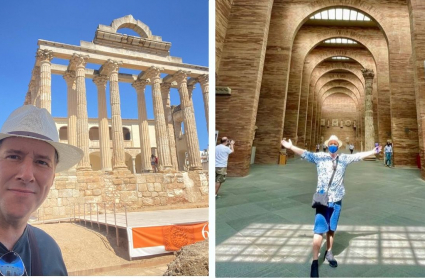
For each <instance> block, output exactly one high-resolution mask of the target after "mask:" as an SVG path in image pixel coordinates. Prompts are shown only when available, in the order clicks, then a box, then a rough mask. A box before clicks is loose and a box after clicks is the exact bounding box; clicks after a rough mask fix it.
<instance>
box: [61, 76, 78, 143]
mask: <svg viewBox="0 0 425 278" xmlns="http://www.w3.org/2000/svg"><path fill="white" fill-rule="evenodd" d="M63 78H64V79H65V81H66V85H67V94H68V144H70V145H73V146H77V79H76V74H75V71H73V70H68V71H66V72H65V74H64V75H63Z"/></svg>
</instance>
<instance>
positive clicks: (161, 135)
mask: <svg viewBox="0 0 425 278" xmlns="http://www.w3.org/2000/svg"><path fill="white" fill-rule="evenodd" d="M146 74H147V76H149V79H150V80H151V82H152V100H153V112H154V115H155V135H156V146H157V150H158V170H159V171H163V170H166V169H171V166H172V164H171V156H170V145H169V142H168V132H167V125H166V124H165V116H164V106H163V104H162V95H161V84H160V82H161V78H160V76H159V74H160V69H159V68H157V67H151V68H149V69H148V70H147V71H146Z"/></svg>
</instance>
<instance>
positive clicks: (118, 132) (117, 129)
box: [100, 59, 127, 170]
mask: <svg viewBox="0 0 425 278" xmlns="http://www.w3.org/2000/svg"><path fill="white" fill-rule="evenodd" d="M120 65H121V62H117V61H113V60H111V59H109V60H108V61H107V62H106V63H105V64H104V65H103V66H102V67H103V68H104V69H105V70H106V71H107V72H108V73H109V93H110V96H111V116H112V117H111V118H112V146H113V152H112V168H113V169H114V170H115V169H127V165H125V152H124V139H123V132H122V119H121V108H120V92H119V87H118V69H119V66H120ZM100 72H101V73H102V70H100Z"/></svg>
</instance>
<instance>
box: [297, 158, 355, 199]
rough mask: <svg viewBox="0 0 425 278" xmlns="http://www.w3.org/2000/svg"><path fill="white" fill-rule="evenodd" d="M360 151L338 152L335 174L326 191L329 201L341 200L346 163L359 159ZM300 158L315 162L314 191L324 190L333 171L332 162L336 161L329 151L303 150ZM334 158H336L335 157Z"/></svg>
mask: <svg viewBox="0 0 425 278" xmlns="http://www.w3.org/2000/svg"><path fill="white" fill-rule="evenodd" d="M361 155H362V153H356V154H338V156H339V158H338V166H337V167H336V172H335V176H334V178H333V180H332V184H331V186H330V188H329V191H328V196H329V202H338V201H340V200H342V198H343V197H344V195H345V188H344V174H345V169H346V168H347V166H348V164H350V163H353V162H357V161H360V160H362V159H361ZM301 158H302V159H305V160H307V161H309V162H312V163H314V164H316V168H317V189H316V192H320V191H321V190H322V189H323V190H324V191H325V192H326V190H327V188H328V185H329V181H330V179H331V176H332V173H333V164H334V163H336V161H332V157H331V155H330V154H329V153H324V152H320V153H312V152H309V151H304V153H303V154H302V155H301ZM335 160H336V158H335Z"/></svg>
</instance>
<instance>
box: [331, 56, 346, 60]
mask: <svg viewBox="0 0 425 278" xmlns="http://www.w3.org/2000/svg"><path fill="white" fill-rule="evenodd" d="M332 60H350V58H348V57H344V56H334V57H332Z"/></svg>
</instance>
